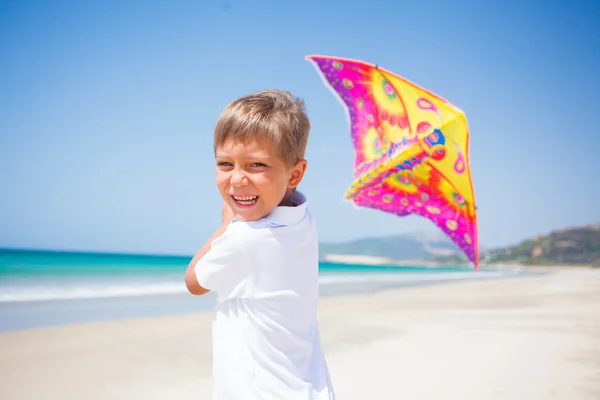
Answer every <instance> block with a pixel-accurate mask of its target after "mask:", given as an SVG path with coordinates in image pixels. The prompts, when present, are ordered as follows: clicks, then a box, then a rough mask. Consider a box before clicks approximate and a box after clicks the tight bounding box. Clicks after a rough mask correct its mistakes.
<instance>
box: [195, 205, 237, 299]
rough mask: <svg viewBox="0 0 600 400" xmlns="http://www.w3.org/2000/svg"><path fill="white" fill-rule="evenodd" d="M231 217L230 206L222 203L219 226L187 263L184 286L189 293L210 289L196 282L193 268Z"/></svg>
mask: <svg viewBox="0 0 600 400" xmlns="http://www.w3.org/2000/svg"><path fill="white" fill-rule="evenodd" d="M232 218H233V213H232V211H231V208H229V206H228V205H227V204H224V205H223V210H222V212H221V226H220V227H219V229H217V231H216V232H215V233H213V235H212V236H211V237H210V239H208V241H207V242H206V243H204V246H202V248H201V249H200V250H199V251H198V252H197V253H196V254H195V255H194V257H193V258H192V261H190V263H189V264H188V267H187V269H186V271H185V286H186V287H187V289H188V291H189V292H190V293H191V294H196V295H202V294H206V293H208V292H209V291H210V290H208V289H206V288H203V287H202V286H200V284H199V283H198V279H197V278H196V272H195V270H194V268H195V266H196V264H197V263H198V260H200V259H201V258H202V257H204V255H206V253H208V251H209V250H210V247H211V244H212V242H213V241H214V240H215V239H216V238H218V237H219V236H221V235H222V234H223V232H225V229H227V225H228V224H229V222H230V221H231V219H232Z"/></svg>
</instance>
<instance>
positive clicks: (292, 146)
mask: <svg viewBox="0 0 600 400" xmlns="http://www.w3.org/2000/svg"><path fill="white" fill-rule="evenodd" d="M309 132H310V122H309V120H308V116H307V115H306V110H305V108H304V101H303V100H302V99H299V98H297V97H294V96H292V94H291V93H290V92H288V91H284V90H262V91H259V92H255V93H251V94H248V95H246V96H242V97H240V98H238V99H236V100H234V101H233V102H231V103H230V104H229V105H227V107H225V109H224V110H223V112H222V113H221V115H220V116H219V119H218V120H217V123H216V126H215V137H214V151H215V153H216V151H217V149H218V148H219V147H220V146H221V145H223V143H224V142H225V141H227V140H229V139H233V140H236V141H241V142H247V141H248V140H250V139H253V138H257V137H261V138H265V139H267V140H269V141H271V143H273V144H274V145H275V148H276V149H277V151H278V153H279V156H280V157H281V159H282V160H283V161H284V162H285V163H286V164H287V165H295V164H296V163H297V162H298V161H300V160H302V159H303V158H304V152H305V151H306V144H307V142H308V135H309Z"/></svg>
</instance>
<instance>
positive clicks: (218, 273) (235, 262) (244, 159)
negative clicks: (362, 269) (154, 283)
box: [185, 90, 334, 400]
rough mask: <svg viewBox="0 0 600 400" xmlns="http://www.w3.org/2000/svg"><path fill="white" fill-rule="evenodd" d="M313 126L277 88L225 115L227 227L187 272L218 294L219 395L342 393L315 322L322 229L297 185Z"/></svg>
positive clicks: (190, 284) (218, 136)
mask: <svg viewBox="0 0 600 400" xmlns="http://www.w3.org/2000/svg"><path fill="white" fill-rule="evenodd" d="M309 131H310V123H309V120H308V117H307V116H306V114H305V112H304V104H303V102H302V101H301V100H299V99H296V98H294V97H293V96H292V95H291V94H290V93H288V92H284V91H277V90H275V91H261V92H257V93H254V94H250V95H247V96H244V97H241V98H239V99H237V100H235V101H234V102H232V103H231V104H229V105H228V106H227V107H226V108H225V110H224V111H223V112H222V114H221V116H220V117H219V119H218V121H217V124H216V127H215V137H214V151H215V157H216V163H217V173H216V183H217V188H218V189H219V192H220V194H221V196H222V197H223V200H224V206H223V210H222V225H221V227H220V228H219V229H217V231H216V232H215V234H214V235H213V236H212V237H211V238H210V239H209V241H208V242H207V243H206V244H205V245H204V247H203V248H202V249H201V250H200V251H199V252H198V253H197V254H196V255H195V256H194V258H193V259H192V261H191V262H190V264H189V266H188V268H187V271H186V273H185V283H186V286H187V288H188V290H189V291H190V292H191V293H192V294H196V295H201V294H204V293H207V292H208V291H215V292H217V304H216V306H215V311H214V318H213V382H214V396H215V397H214V398H215V399H218V400H253V399H273V400H275V399H277V400H295V399H302V400H310V399H315V400H316V399H319V400H321V399H328V400H331V399H334V393H333V388H332V385H331V381H330V378H329V371H328V368H327V364H326V362H325V357H324V355H323V351H322V349H321V343H320V339H319V328H318V324H317V303H318V297H319V286H318V255H317V253H318V248H317V246H318V245H317V243H318V242H317V230H316V227H315V221H314V219H313V217H312V215H311V214H310V213H309V211H308V208H307V201H306V198H305V197H304V195H303V194H302V193H301V192H300V191H297V190H296V188H297V186H298V185H299V184H300V182H301V181H302V178H303V176H304V173H305V171H306V167H307V163H306V160H305V159H304V151H305V149H306V143H307V140H308V134H309Z"/></svg>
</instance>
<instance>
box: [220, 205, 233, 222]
mask: <svg viewBox="0 0 600 400" xmlns="http://www.w3.org/2000/svg"><path fill="white" fill-rule="evenodd" d="M232 219H233V211H232V210H231V207H229V204H227V203H223V209H222V210H221V224H222V225H227V224H229V222H230V221H231V220H232Z"/></svg>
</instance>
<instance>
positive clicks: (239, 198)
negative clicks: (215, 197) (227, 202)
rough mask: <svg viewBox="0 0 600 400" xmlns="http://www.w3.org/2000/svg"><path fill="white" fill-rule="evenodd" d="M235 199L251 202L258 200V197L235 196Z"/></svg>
mask: <svg viewBox="0 0 600 400" xmlns="http://www.w3.org/2000/svg"><path fill="white" fill-rule="evenodd" d="M233 198H234V199H236V200H241V201H251V200H256V199H257V198H258V196H246V197H237V196H233Z"/></svg>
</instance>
